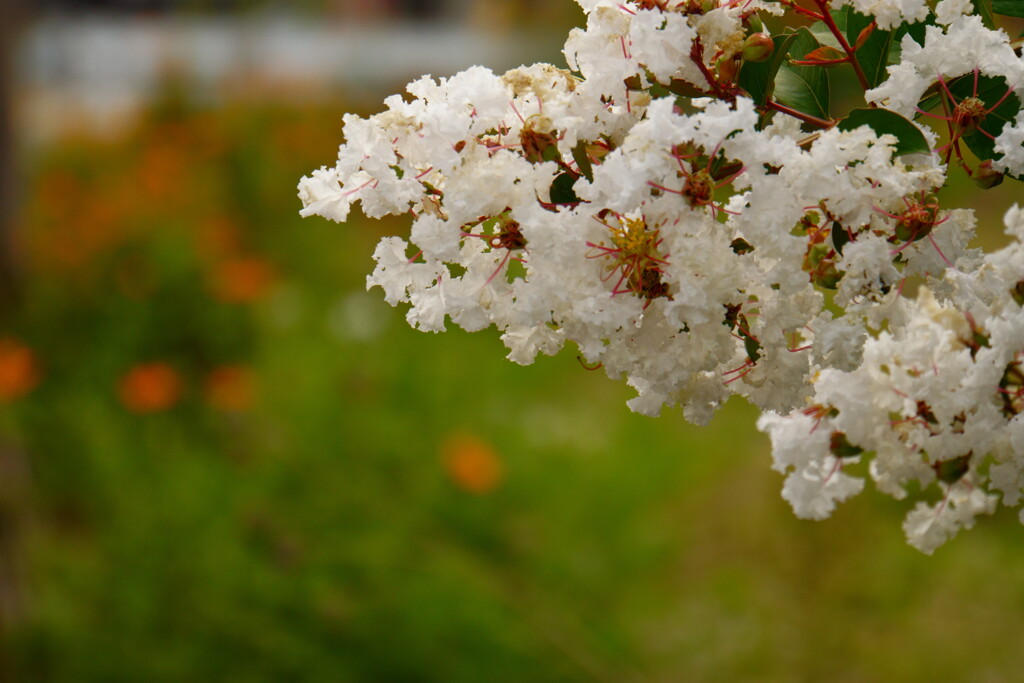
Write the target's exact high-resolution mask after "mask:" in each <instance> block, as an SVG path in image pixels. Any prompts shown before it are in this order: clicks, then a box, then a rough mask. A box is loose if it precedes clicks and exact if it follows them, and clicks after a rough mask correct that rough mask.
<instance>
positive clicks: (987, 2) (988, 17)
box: [971, 0, 1024, 29]
mask: <svg viewBox="0 0 1024 683" xmlns="http://www.w3.org/2000/svg"><path fill="white" fill-rule="evenodd" d="M971 4H972V5H974V13H975V14H977V15H978V16H979V17H981V23H983V24H985V28H987V29H995V27H996V20H995V17H993V16H992V4H993V3H992V0H971ZM1014 4H1019V5H1021V6H1022V7H1024V3H1014Z"/></svg>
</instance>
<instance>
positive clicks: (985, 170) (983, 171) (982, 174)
mask: <svg viewBox="0 0 1024 683" xmlns="http://www.w3.org/2000/svg"><path fill="white" fill-rule="evenodd" d="M971 180H973V181H974V184H975V185H977V186H978V187H980V188H981V189H983V190H990V189H992V188H993V187H995V186H996V185H999V184H1000V183H1002V182H1003V174H1002V173H1000V172H999V171H997V170H995V169H994V168H992V160H991V159H986V160H985V161H983V162H981V163H980V164H978V166H977V168H975V169H974V173H972V174H971Z"/></svg>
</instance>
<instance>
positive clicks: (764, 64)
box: [299, 0, 1024, 552]
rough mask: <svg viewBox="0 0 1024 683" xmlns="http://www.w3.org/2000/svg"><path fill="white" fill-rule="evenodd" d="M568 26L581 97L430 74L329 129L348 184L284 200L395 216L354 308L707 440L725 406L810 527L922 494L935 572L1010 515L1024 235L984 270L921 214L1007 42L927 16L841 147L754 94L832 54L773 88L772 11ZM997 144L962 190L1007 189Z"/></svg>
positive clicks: (553, 87) (597, 2) (568, 87)
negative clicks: (561, 378) (560, 363)
mask: <svg viewBox="0 0 1024 683" xmlns="http://www.w3.org/2000/svg"><path fill="white" fill-rule="evenodd" d="M579 4H580V6H581V7H582V8H583V10H584V12H585V13H586V14H587V25H586V28H584V29H574V30H573V31H572V33H571V34H570V35H569V38H568V40H567V42H566V44H565V56H566V60H567V62H568V66H569V70H565V69H559V68H556V67H554V66H552V65H548V64H535V65H532V66H523V67H520V68H517V69H513V70H511V71H509V72H507V73H505V74H501V75H499V74H495V73H493V72H491V71H490V70H488V69H486V68H483V67H472V68H470V69H467V70H466V71H463V72H461V73H459V74H456V75H454V76H451V77H448V78H440V79H434V78H431V77H429V76H424V77H422V78H420V79H418V80H416V81H414V82H413V83H411V84H410V85H409V86H408V87H407V95H408V96H407V97H402V96H398V95H395V96H392V97H389V98H387V99H386V100H385V107H386V109H385V110H384V111H382V112H381V113H379V114H376V115H374V116H370V117H368V118H360V117H357V116H352V115H346V116H345V117H344V120H343V122H344V127H343V133H344V138H345V142H344V143H343V144H342V145H341V148H340V149H339V153H338V158H337V161H336V162H335V163H334V164H333V165H332V166H325V167H323V168H321V169H319V170H316V171H313V172H312V173H311V174H310V175H309V176H308V177H306V178H303V179H302V181H301V182H300V184H299V197H300V199H301V200H302V203H303V209H302V212H301V213H302V215H304V216H307V215H319V216H323V217H325V218H329V219H331V220H336V221H345V220H346V219H347V218H348V216H349V215H350V211H351V209H352V207H353V205H355V204H357V203H358V204H359V205H360V208H361V209H362V211H363V213H365V214H366V215H367V216H370V217H380V216H384V215H387V214H394V215H410V216H411V227H410V231H409V234H408V236H407V237H398V236H395V237H385V238H383V239H382V240H381V241H380V243H379V244H378V246H377V249H376V251H375V253H374V260H375V261H376V267H375V269H374V271H373V273H372V274H371V275H370V276H369V277H368V278H367V286H368V287H380V288H381V289H382V290H383V292H384V297H385V300H386V301H387V302H388V303H390V304H392V305H399V304H402V305H405V306H407V313H406V317H407V320H408V322H409V324H410V325H412V326H413V327H415V328H417V329H420V330H423V331H431V332H440V331H443V330H444V329H445V328H446V327H447V325H448V324H452V323H453V324H455V325H458V326H460V327H462V328H463V329H465V330H468V331H478V330H483V329H486V328H489V327H492V326H493V327H495V328H496V329H497V330H498V331H499V332H500V334H501V339H502V342H503V343H504V345H505V346H506V348H507V350H508V358H509V359H510V360H512V361H514V362H516V363H520V364H523V365H526V364H529V363H532V362H533V361H534V359H535V358H536V356H537V355H538V354H548V355H551V354H556V353H558V352H559V351H560V350H561V349H562V348H563V347H564V346H565V345H566V343H571V345H572V346H574V347H575V349H576V350H577V353H578V358H579V360H580V362H581V363H582V364H583V365H584V367H587V368H588V369H597V368H598V367H600V368H602V369H603V370H604V371H605V372H606V373H607V374H608V376H609V377H612V378H614V379H624V380H625V381H626V382H627V383H628V384H629V385H630V386H631V387H632V388H633V389H634V390H635V391H636V396H635V397H634V398H632V399H631V400H630V401H629V407H630V408H631V409H632V410H634V411H636V412H638V413H642V414H645V415H651V416H655V415H658V414H659V413H660V412H661V410H662V408H663V407H664V406H666V405H668V406H673V405H679V406H681V407H682V408H683V411H684V415H685V416H686V418H687V419H688V420H690V421H692V422H695V423H706V422H707V421H708V420H710V418H711V417H712V415H713V414H714V412H715V411H716V410H717V408H718V407H720V406H721V405H722V404H724V403H725V402H726V400H728V399H729V398H730V397H731V396H734V395H739V396H743V397H744V398H745V399H747V400H748V401H749V402H751V403H753V404H754V405H756V406H757V407H758V408H759V409H761V410H762V416H761V418H760V420H759V421H758V427H759V428H760V429H761V430H763V431H765V432H767V433H768V434H769V436H770V438H771V442H772V458H773V462H774V465H773V466H774V468H775V469H776V470H778V471H779V472H781V473H783V474H784V475H785V481H784V483H783V485H782V495H783V497H784V498H785V499H786V500H787V501H788V502H789V503H790V504H791V505H792V507H793V509H794V511H795V513H796V514H797V515H798V516H800V517H805V518H811V519H822V518H824V517H827V516H829V515H830V514H831V513H832V511H833V510H834V508H835V506H836V505H837V504H838V503H840V502H842V501H844V500H846V499H848V498H850V497H851V496H853V495H855V494H857V493H859V492H860V491H861V490H862V489H863V488H864V486H865V482H866V480H867V479H868V478H870V479H871V480H872V481H873V483H874V485H875V487H876V488H877V489H879V490H881V491H882V492H885V493H887V494H889V495H893V496H896V497H903V496H905V495H907V492H908V490H920V491H922V492H923V493H922V498H923V499H922V500H919V501H915V504H916V506H914V507H912V508H911V509H910V510H909V513H908V515H907V517H906V520H905V523H904V531H905V532H906V534H907V537H908V539H909V541H910V543H911V544H912V545H914V546H915V547H917V548H919V549H921V550H922V551H924V552H932V551H933V550H934V549H935V548H936V547H937V546H938V545H939V544H941V543H942V542H944V541H945V540H947V539H948V538H950V537H951V536H953V535H954V534H955V533H956V532H957V531H958V530H959V529H962V528H968V527H970V526H971V525H972V524H973V523H974V520H975V518H976V517H977V516H978V515H979V514H982V513H991V512H992V511H993V509H994V507H995V506H996V505H997V503H998V502H999V500H1002V502H1003V503H1004V504H1006V505H1010V506H1016V505H1018V504H1019V503H1020V502H1022V501H1024V417H1021V416H1022V415H1024V308H1022V307H1024V246H1022V243H1021V242H1022V240H1024V211H1021V210H1019V209H1014V210H1012V211H1010V212H1009V213H1008V214H1007V215H1006V219H1005V221H1006V225H1007V231H1008V233H1009V234H1010V235H1012V236H1014V237H1015V238H1016V241H1015V242H1014V243H1013V244H1011V245H1010V246H1008V247H1005V248H1004V249H1002V250H1000V251H997V252H993V253H990V254H983V253H982V252H981V251H980V250H977V249H971V248H968V244H969V242H970V240H971V239H972V237H973V235H974V231H975V227H976V220H975V217H974V214H973V212H972V211H970V210H968V209H959V208H953V207H946V206H943V205H942V204H941V202H940V199H939V197H940V189H941V188H942V187H943V186H944V185H945V183H946V182H947V175H948V173H950V169H951V168H953V163H952V161H951V160H952V154H953V152H954V151H955V152H956V155H957V157H956V158H957V163H958V164H959V165H960V167H961V168H963V169H966V170H967V172H968V173H971V172H972V169H970V168H969V167H968V164H967V162H965V161H964V160H963V158H962V157H961V155H960V149H959V147H955V145H957V144H959V142H960V139H961V137H963V139H964V140H967V139H968V138H967V136H969V135H971V134H974V132H975V130H976V128H977V126H978V124H979V123H980V122H981V121H983V120H984V118H985V116H987V115H988V114H989V113H990V112H991V111H994V110H995V108H996V106H999V104H1001V102H1002V101H1004V100H1007V98H1018V97H1019V95H1021V94H1022V93H1024V62H1022V61H1021V58H1020V57H1019V56H1018V55H1017V53H1016V52H1015V49H1014V47H1013V46H1011V44H1010V42H1009V40H1008V38H1007V37H1006V35H1005V34H1004V33H1002V32H1001V31H997V30H991V29H988V28H985V27H984V25H983V24H982V23H981V21H980V20H979V19H978V18H977V17H976V16H973V15H971V14H970V13H971V12H972V11H973V9H972V5H971V3H970V2H966V0H942V2H941V3H939V6H938V8H937V10H936V11H937V17H936V19H937V21H938V25H929V26H927V27H925V28H924V36H925V37H924V41H923V44H918V43H917V42H915V41H914V40H913V39H912V38H911V37H910V35H909V34H908V35H906V36H904V37H903V40H902V42H901V44H900V48H901V51H900V53H899V55H900V58H899V61H897V62H896V63H894V64H891V65H890V66H889V68H888V76H887V78H886V79H885V80H884V81H882V82H881V83H880V84H879V85H878V86H877V87H875V88H873V89H871V88H869V87H868V84H867V83H865V82H864V80H863V79H861V83H862V85H863V88H864V90H865V91H866V93H865V104H870V105H873V106H871V107H868V108H864V109H862V110H861V114H860V115H861V117H862V120H867V121H872V122H875V123H872V124H866V125H859V126H852V125H841V124H840V125H835V124H836V123H837V122H836V121H834V120H832V119H830V118H827V117H828V116H829V115H828V114H827V110H828V108H827V107H824V108H821V109H815V108H814V107H816V106H817V105H814V104H813V103H812V104H811V105H807V104H806V103H807V100H806V99H805V100H800V99H796V100H786V101H782V100H777V99H773V95H772V90H771V88H770V87H765V83H766V82H768V81H770V80H771V78H773V77H774V73H775V71H778V70H780V69H794V68H797V66H799V65H793V64H790V63H789V62H794V61H803V62H808V61H809V62H810V63H812V64H813V62H814V59H810V60H808V59H805V57H814V56H815V54H817V55H818V56H817V57H816V59H826V60H829V59H831V60H835V59H836V58H835V54H839V55H842V53H841V52H837V51H836V50H835V48H829V49H830V50H832V52H828V51H824V52H822V51H820V50H819V51H813V52H809V51H810V48H809V47H808V48H806V49H805V50H804V52H800V53H797V54H790V55H789V57H790V59H789V62H787V60H783V59H776V60H775V61H769V59H768V58H769V56H770V54H771V50H772V49H773V46H774V45H776V44H782V45H789V44H791V42H792V41H787V40H783V41H779V40H778V39H777V40H776V41H773V40H772V39H771V37H769V36H767V35H766V34H764V33H763V32H762V30H763V29H762V28H761V24H760V19H758V18H757V16H756V15H757V14H759V13H760V14H765V13H773V14H778V13H781V12H782V10H783V9H784V8H785V4H783V3H775V2H762V0H751V1H750V2H732V1H730V2H724V1H721V0H626V1H623V2H612V1H611V0H579ZM787 4H788V3H787ZM814 4H815V6H816V7H818V9H819V10H820V11H821V12H823V13H825V14H828V12H830V9H829V7H830V6H831V7H832V8H838V7H840V6H842V5H844V4H849V5H850V6H851V7H853V8H854V9H856V10H857V11H859V12H863V13H867V14H870V15H871V16H872V17H873V18H874V20H875V22H876V26H877V27H876V28H871V29H870V30H869V31H867V32H866V33H863V34H862V36H861V38H863V39H865V40H866V39H867V37H868V36H869V35H870V32H871V31H872V30H884V29H893V28H895V27H897V26H900V25H904V24H903V23H904V22H907V21H910V22H914V21H921V20H923V19H925V17H928V16H930V15H929V10H928V6H927V5H926V4H925V3H923V2H920V1H919V0H877V1H874V2H872V1H870V0H854V1H853V2H851V3H843V2H832V3H831V5H830V4H829V3H828V2H826V0H820V1H817V0H816V2H815V3H814ZM843 11H844V12H846V10H845V9H844V10H843ZM819 28H821V27H820V26H819ZM823 30H831V29H828V28H827V27H826V28H824V29H823ZM835 30H836V31H838V30H839V29H838V28H836V29H835ZM819 33H820V32H819ZM811 35H813V33H807V34H806V36H805V37H804V38H803V39H802V40H804V41H805V42H806V41H807V40H808V38H807V36H811ZM917 35H919V33H917ZM853 39H854V37H853V36H849V40H850V42H853ZM813 40H816V39H813ZM843 40H845V38H844V39H843ZM841 43H842V41H839V44H841ZM849 49H850V51H851V52H853V51H854V50H855V48H849ZM856 49H859V44H858V46H857V48H856ZM892 54H896V53H895V52H893V53H892ZM884 56H885V57H886V58H888V57H889V56H890V53H888V52H886V53H885V55H884ZM845 59H847V60H848V59H850V57H849V55H847V57H846V58H845ZM839 60H840V61H843V58H842V57H840V58H839ZM803 68H810V67H807V66H806V65H805V66H804V67H803ZM756 69H761V70H760V71H755V70H756ZM794 73H796V72H794ZM830 73H841V72H840V70H838V69H837V70H834V71H830ZM851 73H852V71H851ZM972 73H974V74H975V75H976V78H977V75H979V74H980V76H984V77H993V76H998V77H1000V78H1003V79H1005V81H1006V82H1007V83H1008V84H1009V86H1008V88H1009V89H1008V90H1007V92H1006V97H1003V98H1002V100H1000V103H999V104H993V103H992V102H990V101H988V100H985V101H984V102H982V101H981V99H980V98H981V96H982V95H981V94H978V93H976V92H975V93H971V94H970V98H966V99H971V98H974V99H977V100H978V102H969V104H971V106H972V107H975V108H974V109H971V110H970V112H968V114H969V115H965V114H962V113H955V112H954V113H953V114H950V113H949V112H947V116H944V117H939V118H945V119H947V121H953V120H954V118H955V122H956V125H957V126H959V128H958V129H956V130H954V129H953V128H952V127H951V131H953V132H952V135H953V139H952V140H951V141H949V142H947V143H946V145H945V147H940V146H939V145H940V137H939V136H938V135H937V134H936V132H934V131H932V130H931V128H929V127H928V125H926V124H930V123H933V122H929V121H927V120H926V119H921V118H918V119H917V120H915V116H916V115H917V114H918V109H917V108H918V106H919V103H920V102H921V99H922V97H925V96H926V95H927V94H928V93H929V92H930V93H938V94H939V95H940V96H942V97H947V100H945V101H944V105H943V106H948V107H959V105H960V104H961V103H960V102H956V101H955V98H954V96H953V95H952V92H951V90H950V89H949V88H950V86H949V84H950V83H954V82H956V79H957V78H958V77H962V76H964V75H965V74H968V76H967V78H969V77H970V76H969V74H972ZM750 74H754V75H753V76H751V75H750ZM876 74H881V71H880V70H877V71H876ZM790 75H792V74H790ZM803 75H806V73H804V74H803ZM801 78H802V76H801ZM791 80H792V79H791ZM798 80H799V79H798ZM802 82H806V83H812V82H813V79H807V80H805V81H802ZM873 82H875V83H878V82H879V81H878V79H876V80H874V81H873ZM965 82H966V81H964V80H963V79H961V80H960V81H959V84H960V85H959V86H956V87H959V88H961V91H962V87H963V84H964V83H965ZM808 87H809V88H811V87H813V86H811V85H808ZM975 87H976V86H975ZM815 94H816V95H820V92H817V93H815ZM975 95H977V97H974V96H975ZM985 96H986V97H989V95H988V94H986V95H985ZM826 99H827V98H826ZM801 102H803V103H804V104H805V105H806V106H808V107H811V108H812V109H813V111H812V112H808V111H804V110H800V109H799V108H798V106H797V105H799V104H800V103H801ZM979 103H980V104H979ZM790 105H793V106H790ZM794 107H797V108H794ZM983 109H984V110H983ZM1014 111H1016V110H1014ZM1013 116H1014V114H1007V115H1006V116H1005V117H1004V118H1005V119H1007V120H1008V123H1007V124H1006V126H1005V127H1004V128H1003V129H1002V132H1001V134H1000V135H998V136H996V135H994V134H993V135H990V136H989V138H991V139H992V142H991V143H989V145H990V146H989V149H994V153H993V156H994V157H997V158H993V159H988V160H986V162H987V164H988V165H987V166H985V167H984V168H983V167H981V166H979V167H978V168H977V169H974V171H975V180H976V181H979V182H982V183H989V184H992V183H995V182H998V181H1000V180H1002V176H1001V175H1000V174H999V172H1000V171H1007V172H1009V174H1011V175H1013V174H1020V173H1021V171H1024V134H1022V133H1021V130H1022V129H1024V113H1019V114H1016V117H1015V118H1013V120H1012V121H1010V120H1009V119H1011V118H1012V117H1013ZM956 117H958V118H956ZM894 121H895V122H896V123H894ZM879 122H882V123H881V124H879ZM879 126H880V127H879ZM951 126H952V124H951ZM965 144H966V143H965ZM972 149H973V148H972ZM908 278H913V280H912V282H914V284H913V285H909V286H908V285H907V282H908ZM918 285H920V286H918ZM905 289H907V290H913V291H915V292H916V293H915V294H913V295H911V291H904V290H905ZM911 483H914V484H915V486H913V487H910V486H908V485H910V484H911ZM1022 521H1024V517H1022Z"/></svg>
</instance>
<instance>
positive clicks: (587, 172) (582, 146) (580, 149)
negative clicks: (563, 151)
mask: <svg viewBox="0 0 1024 683" xmlns="http://www.w3.org/2000/svg"><path fill="white" fill-rule="evenodd" d="M572 159H573V161H575V162H576V165H577V166H579V167H580V173H582V174H583V177H584V178H586V179H587V180H589V181H590V182H594V168H593V166H592V165H591V163H590V155H589V154H587V141H586V140H580V141H579V142H577V143H576V146H575V147H573V148H572Z"/></svg>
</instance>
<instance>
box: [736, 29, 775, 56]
mask: <svg viewBox="0 0 1024 683" xmlns="http://www.w3.org/2000/svg"><path fill="white" fill-rule="evenodd" d="M773 52H775V43H774V42H773V41H772V39H771V36H769V35H768V34H766V33H752V34H750V35H749V36H747V39H746V40H745V41H743V50H742V51H741V52H740V56H742V57H743V59H744V60H746V61H748V62H764V61H766V60H768V59H769V58H770V57H771V56H772V53H773Z"/></svg>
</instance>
